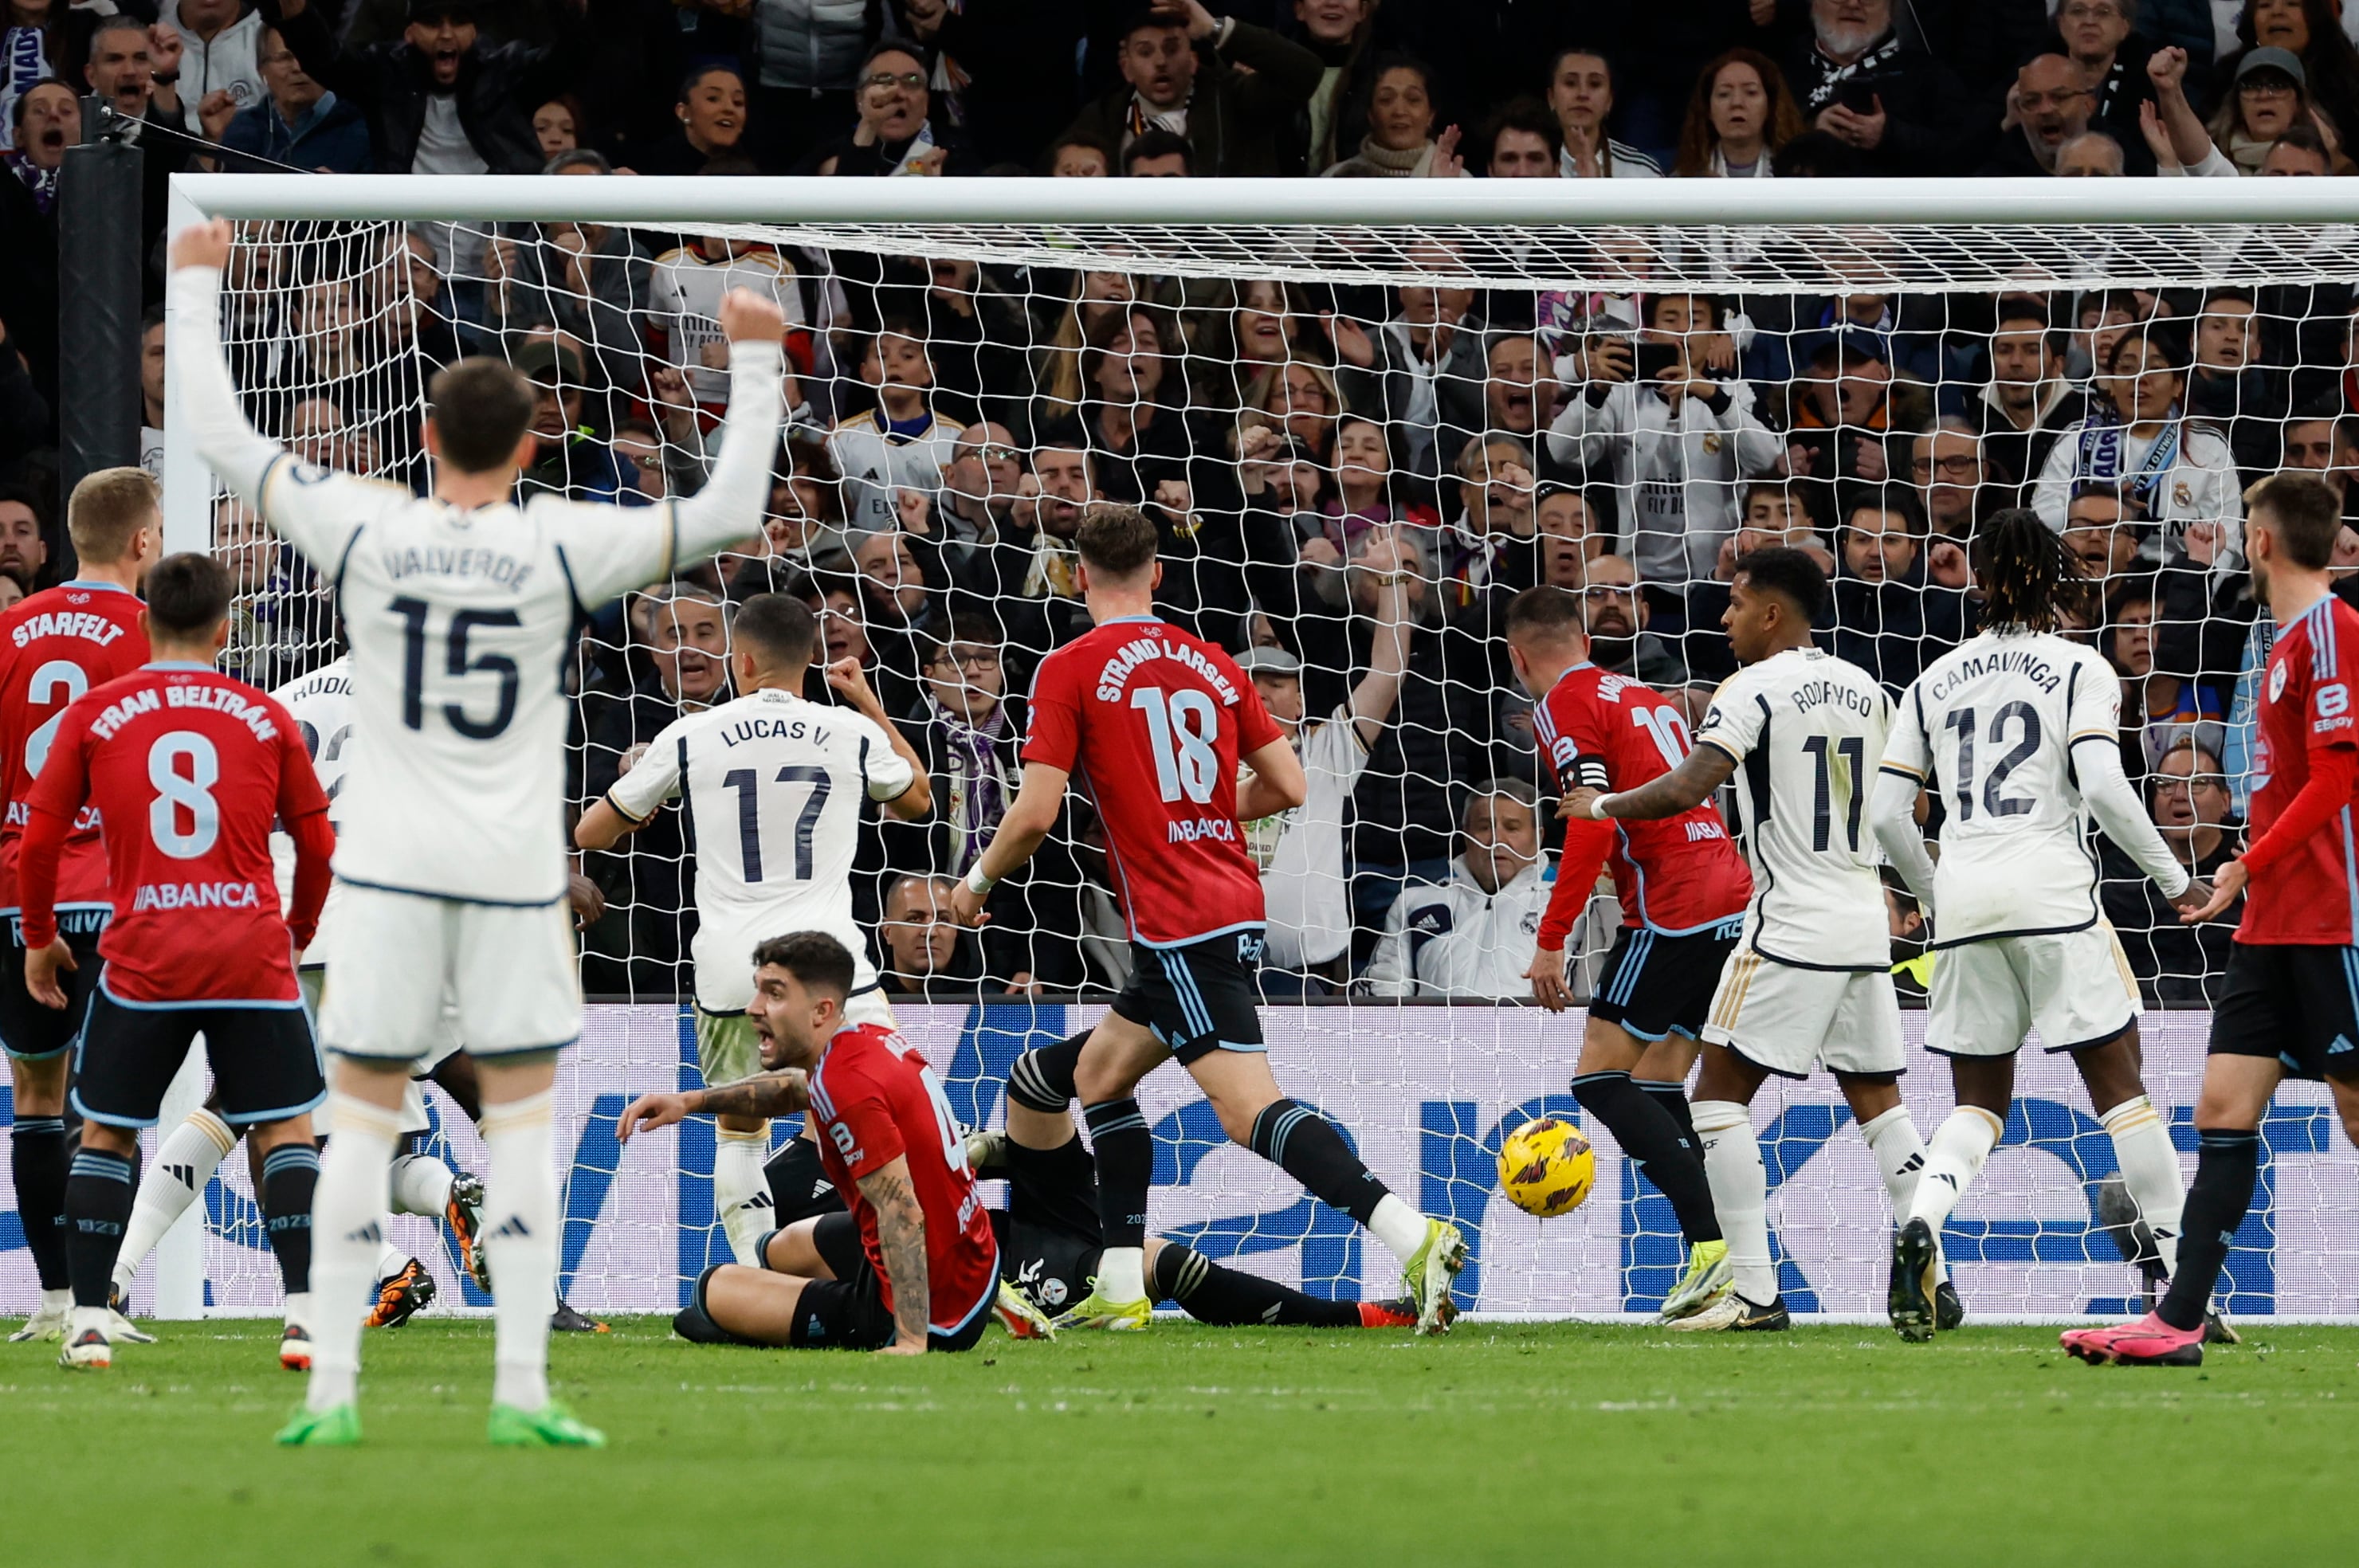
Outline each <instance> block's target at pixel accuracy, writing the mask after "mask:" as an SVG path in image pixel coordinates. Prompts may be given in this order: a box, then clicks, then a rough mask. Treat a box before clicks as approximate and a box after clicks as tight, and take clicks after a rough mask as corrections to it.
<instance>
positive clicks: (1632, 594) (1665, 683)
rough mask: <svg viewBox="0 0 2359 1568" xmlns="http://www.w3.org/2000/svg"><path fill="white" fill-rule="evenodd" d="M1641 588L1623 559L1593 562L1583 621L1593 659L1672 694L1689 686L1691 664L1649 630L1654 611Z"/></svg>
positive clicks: (1587, 571) (1585, 574) (1584, 586)
mask: <svg viewBox="0 0 2359 1568" xmlns="http://www.w3.org/2000/svg"><path fill="white" fill-rule="evenodd" d="M1638 583H1639V578H1638V571H1637V568H1635V567H1633V566H1632V565H1631V564H1630V562H1629V560H1628V559H1627V558H1626V557H1622V556H1615V555H1599V556H1595V557H1592V558H1591V559H1590V561H1589V563H1588V565H1587V567H1586V568H1584V569H1583V571H1582V579H1581V619H1582V626H1583V627H1584V628H1585V629H1586V630H1587V632H1588V633H1589V657H1590V659H1591V661H1592V662H1593V663H1594V664H1595V665H1597V666H1598V667H1599V668H1600V669H1607V670H1612V671H1614V673H1615V674H1616V675H1625V676H1636V678H1637V679H1639V680H1642V681H1645V682H1646V683H1647V685H1648V686H1651V687H1661V688H1664V689H1665V690H1667V691H1668V690H1669V688H1670V687H1678V686H1681V685H1684V684H1685V683H1686V681H1687V679H1688V666H1687V661H1686V660H1685V659H1684V658H1682V657H1681V656H1680V650H1679V649H1678V648H1677V647H1676V646H1674V645H1673V644H1672V643H1670V642H1669V639H1667V638H1665V637H1663V636H1662V635H1660V634H1659V633H1656V632H1654V631H1652V630H1650V629H1649V628H1650V625H1651V623H1652V622H1653V621H1654V618H1655V612H1654V608H1653V606H1651V605H1649V604H1648V603H1647V595H1646V594H1645V593H1643V592H1641V591H1640V589H1639V586H1638ZM1706 695H1707V696H1709V695H1710V694H1709V693H1707V694H1706Z"/></svg>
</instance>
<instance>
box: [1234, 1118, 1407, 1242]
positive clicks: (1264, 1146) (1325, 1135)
mask: <svg viewBox="0 0 2359 1568" xmlns="http://www.w3.org/2000/svg"><path fill="white" fill-rule="evenodd" d="M1246 1147H1248V1148H1250V1149H1251V1150H1252V1151H1253V1152H1255V1153H1256V1154H1258V1155H1260V1156H1261V1157H1262V1158H1263V1159H1265V1160H1266V1161H1268V1162H1270V1163H1271V1164H1273V1165H1275V1166H1277V1168H1278V1169H1279V1170H1281V1171H1284V1172H1285V1173H1287V1174H1288V1175H1289V1176H1292V1177H1293V1178H1294V1179H1295V1180H1296V1181H1298V1182H1300V1183H1301V1184H1302V1187H1303V1190H1304V1191H1305V1192H1308V1193H1309V1194H1310V1195H1311V1196H1313V1197H1315V1198H1318V1199H1320V1200H1321V1201H1322V1202H1324V1203H1326V1204H1327V1205H1328V1206H1330V1207H1332V1208H1337V1209H1341V1210H1343V1212H1344V1213H1345V1214H1348V1215H1350V1216H1351V1217H1353V1219H1356V1220H1358V1221H1359V1222H1360V1223H1361V1224H1362V1225H1365V1224H1367V1223H1368V1219H1369V1217H1371V1216H1372V1215H1374V1214H1375V1212H1376V1205H1377V1204H1379V1203H1381V1202H1383V1201H1384V1199H1385V1198H1386V1196H1387V1195H1388V1192H1389V1189H1387V1188H1386V1185H1385V1184H1384V1183H1382V1182H1380V1181H1378V1180H1376V1178H1375V1174H1374V1173H1372V1172H1370V1171H1369V1169H1368V1168H1367V1167H1366V1166H1365V1165H1363V1164H1362V1163H1360V1157H1359V1156H1358V1155H1357V1154H1354V1153H1353V1152H1352V1146H1351V1145H1350V1144H1348V1143H1346V1142H1344V1141H1343V1134H1342V1133H1340V1132H1338V1131H1336V1130H1334V1128H1332V1126H1330V1125H1328V1122H1327V1119H1326V1118H1325V1117H1322V1116H1321V1115H1320V1114H1319V1113H1318V1112H1317V1111H1315V1110H1312V1109H1310V1108H1309V1107H1307V1106H1300V1105H1297V1104H1295V1103H1294V1102H1293V1101H1292V1100H1290V1099H1274V1100H1272V1101H1270V1102H1269V1103H1268V1104H1267V1105H1266V1106H1264V1107H1262V1108H1261V1114H1260V1115H1259V1116H1256V1117H1255V1118H1254V1124H1253V1137H1252V1139H1251V1140H1250V1141H1248V1143H1247V1145H1246Z"/></svg>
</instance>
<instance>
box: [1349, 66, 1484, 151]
mask: <svg viewBox="0 0 2359 1568" xmlns="http://www.w3.org/2000/svg"><path fill="white" fill-rule="evenodd" d="M1366 114H1367V122H1368V134H1367V135H1365V136H1364V137H1362V138H1361V141H1360V150H1359V151H1358V152H1357V153H1356V154H1354V155H1353V156H1352V157H1347V158H1344V159H1343V160H1342V161H1341V162H1338V163H1335V164H1332V165H1331V166H1329V167H1328V168H1326V169H1324V170H1323V171H1322V172H1323V173H1324V174H1326V175H1328V176H1329V177H1331V178H1346V179H1364V178H1398V177H1402V176H1408V177H1411V178H1435V179H1457V178H1462V177H1463V176H1464V175H1465V173H1466V165H1465V162H1464V160H1462V158H1460V157H1459V156H1458V127H1457V126H1455V125H1452V126H1451V127H1450V128H1449V129H1447V130H1445V131H1443V132H1442V133H1441V134H1440V135H1439V136H1437V135H1435V134H1434V107H1433V75H1432V72H1431V71H1430V70H1427V69H1426V67H1425V65H1424V64H1423V63H1422V62H1421V61H1419V60H1414V59H1410V58H1409V57H1408V56H1407V55H1390V56H1387V57H1386V58H1385V59H1381V60H1379V61H1377V62H1376V65H1375V70H1374V71H1373V72H1372V80H1371V81H1370V82H1369V84H1368V100H1367V110H1366Z"/></svg>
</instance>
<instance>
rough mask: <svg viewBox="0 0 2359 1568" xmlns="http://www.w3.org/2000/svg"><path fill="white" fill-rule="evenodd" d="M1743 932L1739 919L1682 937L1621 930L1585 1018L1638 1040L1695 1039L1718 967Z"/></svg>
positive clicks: (1734, 917)
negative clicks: (1615, 1027) (1672, 1036)
mask: <svg viewBox="0 0 2359 1568" xmlns="http://www.w3.org/2000/svg"><path fill="white" fill-rule="evenodd" d="M1744 930H1745V917H1744V916H1743V915H1741V914H1737V915H1731V916H1730V917H1729V918H1728V919H1727V920H1725V921H1723V922H1722V923H1721V924H1720V925H1713V926H1708V927H1706V928H1705V929H1703V930H1701V931H1694V932H1690V933H1689V934H1688V935H1684V936H1666V935H1663V934H1662V933H1661V932H1659V931H1649V930H1647V929H1646V928H1645V927H1643V926H1641V927H1637V928H1635V929H1634V928H1633V927H1631V926H1627V925H1625V926H1624V927H1623V928H1622V934H1621V935H1619V936H1617V937H1615V938H1614V951H1613V952H1611V953H1609V954H1607V955H1606V957H1605V968H1604V970H1603V972H1602V973H1600V974H1599V975H1598V977H1597V994H1596V995H1595V996H1594V997H1592V998H1591V999H1590V1002H1589V1016H1590V1017H1592V1018H1602V1019H1603V1020H1604V1021H1605V1022H1608V1023H1612V1024H1617V1025H1619V1026H1620V1027H1621V1028H1622V1029H1623V1030H1624V1031H1625V1033H1630V1034H1634V1035H1636V1037H1637V1038H1639V1039H1641V1040H1660V1039H1662V1038H1663V1037H1664V1036H1665V1035H1667V1034H1685V1035H1688V1036H1690V1038H1701V1036H1702V1034H1703V1025H1704V1020H1705V1018H1706V1017H1707V1016H1709V1015H1710V1013H1711V1011H1712V993H1713V992H1714V991H1715V990H1717V989H1719V988H1720V970H1721V966H1722V965H1723V964H1725V963H1726V962H1727V961H1728V955H1729V953H1730V951H1731V950H1732V949H1733V948H1734V947H1735V946H1736V939H1737V937H1738V936H1740V935H1743V933H1744Z"/></svg>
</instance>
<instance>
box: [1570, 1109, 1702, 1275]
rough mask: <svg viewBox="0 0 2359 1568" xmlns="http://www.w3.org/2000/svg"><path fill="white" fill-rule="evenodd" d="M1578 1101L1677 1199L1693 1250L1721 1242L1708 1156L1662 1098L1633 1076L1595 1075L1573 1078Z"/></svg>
mask: <svg viewBox="0 0 2359 1568" xmlns="http://www.w3.org/2000/svg"><path fill="white" fill-rule="evenodd" d="M1572 1098H1575V1099H1577V1100H1579V1101H1580V1102H1581V1105H1582V1109H1584V1110H1586V1111H1588V1112H1589V1114H1590V1115H1592V1116H1593V1117H1595V1118H1596V1119H1598V1120H1600V1121H1602V1122H1603V1123H1604V1124H1605V1129H1606V1130H1607V1131H1609V1132H1611V1133H1613V1134H1614V1141H1615V1142H1616V1143H1619V1144H1620V1145H1622V1152H1623V1153H1625V1154H1626V1155H1628V1156H1629V1157H1630V1158H1631V1159H1632V1160H1634V1161H1636V1162H1637V1165H1638V1169H1639V1170H1640V1171H1642V1172H1644V1173H1646V1176H1647V1180H1648V1181H1651V1182H1653V1183H1654V1184H1655V1185H1656V1187H1657V1188H1658V1189H1659V1190H1660V1191H1661V1193H1662V1195H1664V1196H1665V1197H1667V1198H1669V1199H1670V1200H1671V1212H1672V1213H1673V1214H1676V1215H1677V1216H1679V1220H1680V1235H1682V1236H1684V1237H1686V1238H1687V1239H1688V1244H1689V1245H1690V1246H1693V1245H1694V1244H1696V1243H1697V1242H1699V1241H1717V1240H1719V1239H1720V1217H1719V1215H1717V1214H1716V1213H1714V1212H1713V1210H1712V1184H1711V1183H1710V1182H1708V1181H1706V1180H1705V1179H1704V1173H1703V1158H1702V1156H1701V1155H1700V1154H1698V1153H1697V1152H1696V1150H1695V1141H1694V1139H1693V1138H1692V1137H1690V1138H1685V1139H1683V1138H1681V1137H1680V1124H1679V1122H1678V1121H1677V1120H1675V1119H1673V1118H1672V1116H1671V1113H1670V1112H1669V1110H1667V1109H1665V1108H1664V1106H1663V1098H1662V1097H1660V1096H1658V1095H1651V1094H1648V1093H1647V1092H1646V1091H1645V1090H1644V1089H1641V1088H1640V1087H1638V1086H1637V1085H1636V1083H1634V1082H1633V1081H1632V1080H1631V1077H1630V1075H1629V1074H1627V1073H1590V1074H1587V1075H1585V1076H1582V1077H1578V1078H1575V1079H1573V1080H1572Z"/></svg>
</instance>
